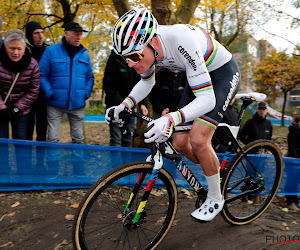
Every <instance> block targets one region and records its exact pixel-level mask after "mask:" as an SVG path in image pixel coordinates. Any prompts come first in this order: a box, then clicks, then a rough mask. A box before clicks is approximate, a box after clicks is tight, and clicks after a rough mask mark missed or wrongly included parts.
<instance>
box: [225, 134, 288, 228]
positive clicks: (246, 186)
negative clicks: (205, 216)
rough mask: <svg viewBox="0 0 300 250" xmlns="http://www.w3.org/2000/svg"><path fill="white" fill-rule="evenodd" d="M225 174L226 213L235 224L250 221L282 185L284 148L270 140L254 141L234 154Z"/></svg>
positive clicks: (267, 203) (259, 212) (263, 209)
mask: <svg viewBox="0 0 300 250" xmlns="http://www.w3.org/2000/svg"><path fill="white" fill-rule="evenodd" d="M225 175H226V176H225V178H224V179H225V180H224V182H223V186H224V187H223V193H224V196H225V199H226V203H225V205H224V209H223V211H222V216H223V217H224V219H225V220H226V221H228V222H229V223H232V224H245V223H249V222H251V221H252V220H254V219H256V218H258V217H259V216H260V215H261V214H262V213H263V212H264V211H265V209H266V208H267V207H268V206H269V204H270V203H271V202H272V199H273V197H274V196H275V194H276V191H277V189H278V187H279V185H280V180H281V175H282V157H281V154H280V151H279V149H278V148H277V147H276V146H274V145H273V144H272V143H271V142H270V141H266V140H260V141H256V142H253V143H251V144H249V145H247V147H245V149H244V150H243V151H240V152H239V153H238V154H237V155H236V156H235V157H234V158H233V160H232V163H230V164H229V166H228V171H227V172H226V174H225Z"/></svg>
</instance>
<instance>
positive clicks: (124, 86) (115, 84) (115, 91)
mask: <svg viewBox="0 0 300 250" xmlns="http://www.w3.org/2000/svg"><path fill="white" fill-rule="evenodd" d="M139 80H140V75H139V74H137V73H136V71H135V70H134V69H132V68H130V67H128V65H127V63H126V61H125V60H123V58H122V57H121V56H119V55H117V54H116V53H115V52H114V51H111V54H110V56H109V58H108V61H107V64H106V68H105V72H104V78H103V89H104V91H105V93H106V96H105V105H106V108H110V107H112V106H115V105H118V104H119V103H120V102H121V101H123V100H124V98H125V97H126V96H127V95H128V94H129V93H130V91H131V89H132V88H133V87H134V85H135V84H136V83H137V82H138V81H139ZM146 105H147V103H146V100H143V101H142V103H141V104H140V108H141V110H142V113H143V114H144V115H147V114H148V109H147V107H146ZM134 126H135V119H134V117H130V118H128V119H127V120H126V121H125V122H124V125H123V127H124V128H125V129H127V130H129V131H133V130H134ZM109 133H110V145H111V146H122V147H131V146H132V139H133V138H132V136H130V135H128V134H127V135H123V134H122V133H121V131H120V128H119V126H118V124H116V123H111V124H110V125H109Z"/></svg>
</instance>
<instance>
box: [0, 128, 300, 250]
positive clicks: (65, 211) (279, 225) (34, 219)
mask: <svg viewBox="0 0 300 250" xmlns="http://www.w3.org/2000/svg"><path fill="white" fill-rule="evenodd" d="M68 129H69V128H68V125H67V124H64V125H63V129H62V142H70V138H69V133H68ZM85 133H86V137H87V143H88V144H100V145H109V136H108V126H107V125H106V124H102V125H99V124H93V123H90V124H88V125H86V129H85ZM279 143H280V144H282V143H281V141H280V140H279ZM280 147H281V148H283V149H284V148H285V146H283V145H280ZM85 192H86V190H84V189H82V190H81V189H79V190H52V191H49V190H48V191H27V192H6V193H0V249H43V250H44V249H72V234H71V227H72V218H73V216H74V214H75V211H76V207H77V206H78V203H79V202H80V199H81V197H82V196H83V195H84V193H85ZM284 204H285V200H284V197H280V196H277V197H276V201H275V202H273V204H272V205H271V206H270V207H269V208H268V210H267V211H266V212H265V213H264V214H263V216H261V217H260V218H259V219H257V220H255V221H254V222H252V223H250V224H249V225H245V226H232V225H230V224H228V223H227V222H225V221H224V220H223V218H222V217H221V216H220V215H218V216H217V217H216V218H215V219H214V220H213V221H212V222H209V223H205V224H202V223H197V222H193V221H192V220H191V218H190V213H191V212H192V211H193V210H194V207H195V200H194V199H189V198H188V197H187V196H186V195H185V194H184V193H180V194H179V203H178V211H177V215H176V218H175V221H176V223H174V225H173V227H172V228H171V230H170V232H169V234H168V235H167V237H166V238H165V239H164V240H163V242H162V243H161V245H160V246H159V247H158V249H164V250H165V249H172V250H173V249H200V248H201V249H204V250H205V249H208V250H210V249H225V250H226V249H230V250H231V249H246V250H248V249H300V213H295V212H292V211H288V210H286V209H284ZM279 241H280V242H282V241H284V242H282V243H277V242H279Z"/></svg>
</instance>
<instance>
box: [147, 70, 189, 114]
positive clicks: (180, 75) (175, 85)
mask: <svg viewBox="0 0 300 250" xmlns="http://www.w3.org/2000/svg"><path fill="white" fill-rule="evenodd" d="M155 79H156V83H155V85H154V87H153V89H152V91H151V92H150V95H149V100H150V102H151V104H152V110H153V114H152V116H153V118H154V119H156V118H159V117H161V116H163V115H165V114H167V113H169V112H173V111H176V110H177V109H178V105H179V101H180V99H181V97H182V94H183V92H184V89H185V86H186V85H187V79H186V74H185V72H180V71H178V70H170V69H166V68H162V69H161V70H159V71H158V72H156V74H155Z"/></svg>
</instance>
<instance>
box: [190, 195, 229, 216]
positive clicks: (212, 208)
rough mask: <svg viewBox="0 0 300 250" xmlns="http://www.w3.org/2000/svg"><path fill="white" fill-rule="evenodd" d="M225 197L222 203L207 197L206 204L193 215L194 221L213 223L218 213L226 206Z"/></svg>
mask: <svg viewBox="0 0 300 250" xmlns="http://www.w3.org/2000/svg"><path fill="white" fill-rule="evenodd" d="M224 202H225V200H224V197H223V196H222V201H220V202H216V201H214V200H212V199H210V198H208V197H207V199H206V200H205V202H204V203H203V204H202V205H201V207H200V208H197V209H196V210H195V211H194V212H192V213H191V216H192V218H193V220H196V221H200V222H207V221H211V220H212V219H213V218H215V217H216V215H217V214H218V213H220V212H221V210H222V208H223V206H224Z"/></svg>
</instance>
